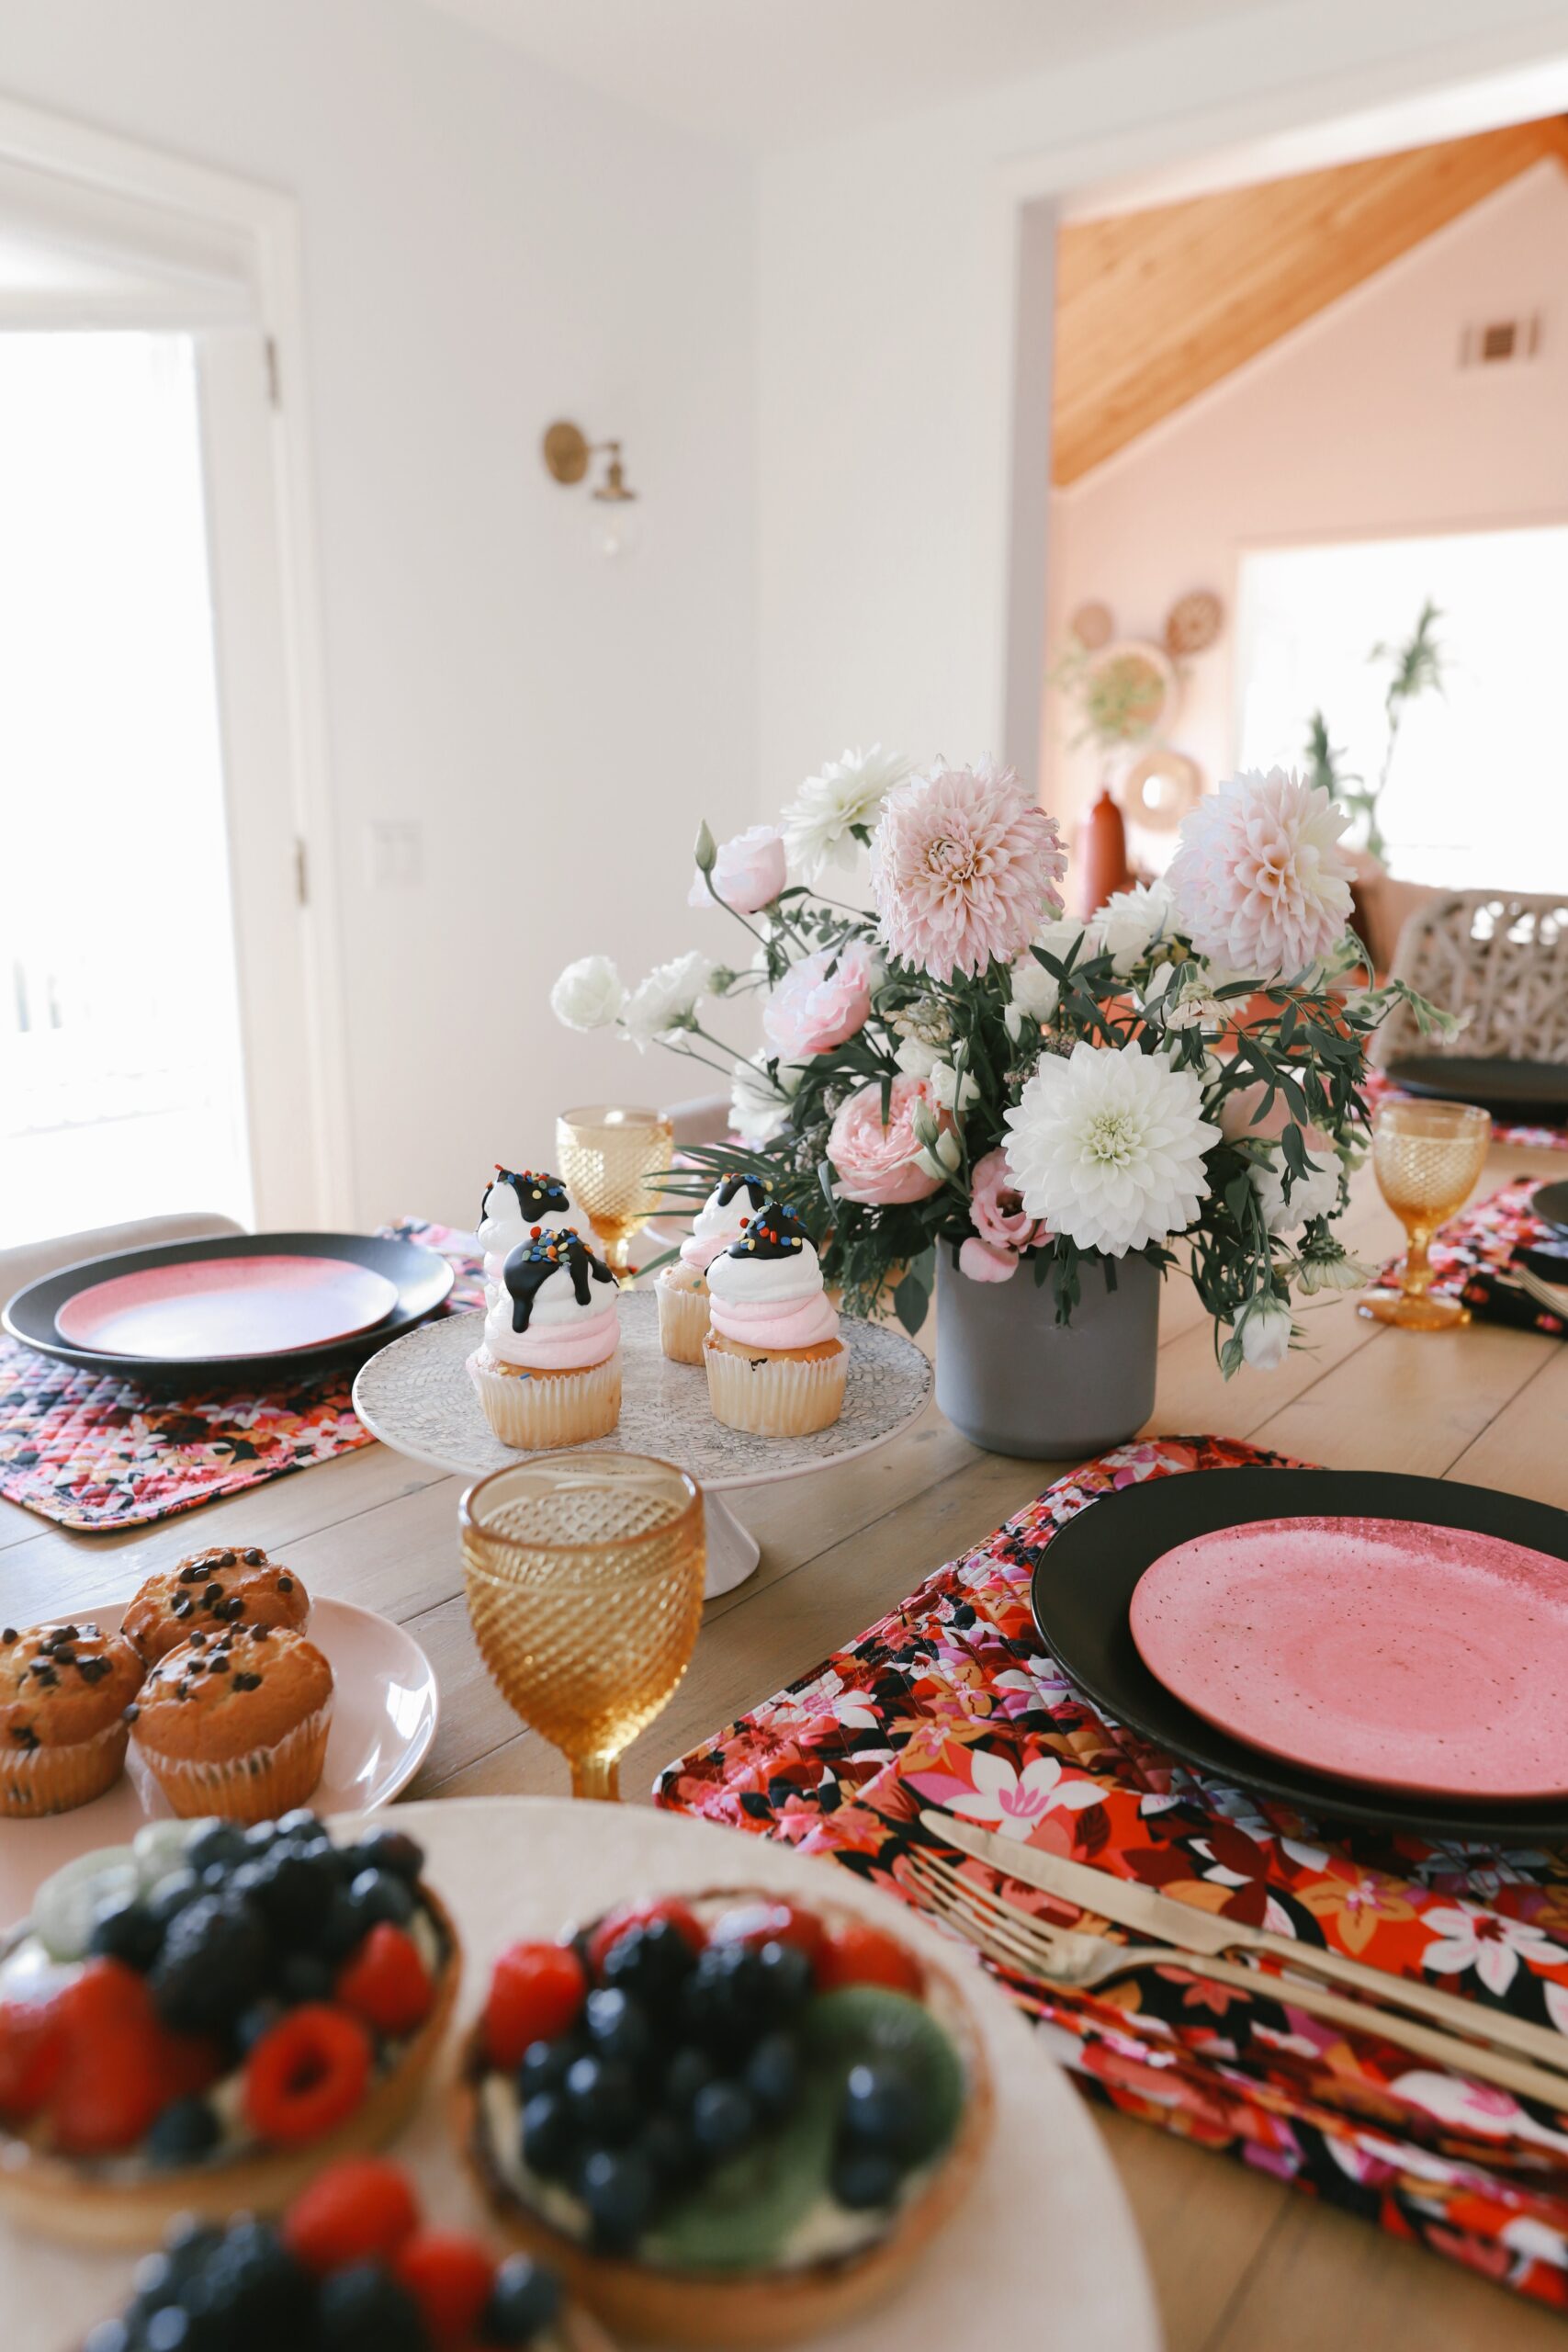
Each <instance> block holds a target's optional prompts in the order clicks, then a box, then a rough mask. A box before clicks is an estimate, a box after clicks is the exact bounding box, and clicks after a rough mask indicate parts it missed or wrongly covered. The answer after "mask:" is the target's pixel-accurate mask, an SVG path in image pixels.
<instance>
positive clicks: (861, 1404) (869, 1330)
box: [354, 1290, 931, 1600]
mask: <svg viewBox="0 0 1568 2352" xmlns="http://www.w3.org/2000/svg"><path fill="white" fill-rule="evenodd" d="M481 1329H482V1326H481V1324H480V1322H479V1317H477V1316H474V1315H452V1316H448V1317H446V1320H445V1321H444V1322H440V1323H426V1324H424V1325H423V1326H422V1328H421V1329H419V1330H417V1331H411V1332H410V1333H409V1335H408V1337H407V1339H404V1340H393V1342H392V1344H391V1346H390V1347H389V1348H383V1349H382V1350H381V1351H380V1352H379V1354H378V1355H373V1356H372V1357H371V1358H370V1360H369V1362H368V1363H365V1364H363V1365H362V1366H361V1367H360V1371H359V1375H358V1378H357V1379H356V1380H355V1384H354V1409H355V1412H356V1413H357V1414H358V1416H359V1418H360V1419H361V1420H362V1421H363V1422H364V1424H365V1426H366V1428H367V1430H369V1431H370V1432H371V1434H372V1436H374V1437H378V1438H379V1439H380V1440H381V1442H382V1443H383V1444H384V1445H389V1446H390V1447H391V1448H392V1450H393V1452H394V1453H406V1454H408V1455H409V1456H410V1458H411V1459H412V1461H415V1462H424V1463H428V1464H431V1466H432V1467H433V1468H434V1469H437V1470H446V1471H450V1472H451V1473H452V1474H453V1475H454V1476H457V1477H459V1478H482V1477H483V1476H485V1474H486V1472H487V1471H491V1470H504V1469H505V1468H507V1466H508V1465H509V1464H512V1463H514V1462H525V1461H526V1460H528V1458H529V1457H528V1455H527V1454H526V1453H519V1452H518V1450H517V1449H516V1448H515V1447H513V1446H510V1445H502V1442H501V1440H500V1439H499V1438H498V1437H497V1436H496V1435H495V1432H494V1431H493V1430H491V1425H490V1423H489V1422H488V1421H487V1420H486V1419H485V1417H484V1411H483V1408H482V1407H481V1406H480V1404H479V1396H478V1393H477V1391H476V1390H475V1387H474V1384H473V1382H472V1381H471V1380H470V1379H469V1377H468V1358H469V1356H470V1355H472V1353H473V1351H474V1350H475V1349H476V1348H477V1347H478V1346H479V1339H480V1333H481ZM840 1329H841V1331H842V1334H843V1338H844V1340H845V1342H846V1344H847V1346H848V1348H849V1351H850V1370H849V1378H848V1380H847V1382H846V1384H845V1388H844V1409H843V1411H842V1412H841V1413H840V1416H839V1418H838V1419H837V1420H836V1421H835V1422H834V1423H833V1425H832V1427H831V1428H830V1429H826V1430H815V1431H814V1432H813V1433H812V1435H811V1436H809V1437H750V1436H748V1435H747V1434H746V1433H745V1432H744V1431H743V1430H729V1429H726V1428H725V1427H724V1425H723V1423H722V1422H720V1421H716V1420H715V1419H714V1417H713V1415H712V1413H711V1412H710V1411H709V1410H708V1389H707V1375H706V1374H705V1373H704V1372H703V1371H702V1369H701V1368H700V1367H699V1366H697V1365H694V1364H685V1363H671V1361H670V1359H669V1357H668V1356H667V1355H665V1353H664V1351H663V1350H662V1349H661V1348H660V1344H659V1302H658V1300H657V1299H656V1298H655V1296H654V1295H653V1293H652V1292H651V1291H650V1290H648V1291H636V1290H631V1291H623V1292H622V1293H621V1352H622V1358H623V1372H622V1382H621V1418H620V1421H619V1424H618V1425H617V1427H616V1429H615V1431H614V1432H613V1434H612V1435H611V1436H610V1437H609V1438H608V1439H604V1438H595V1439H592V1440H590V1441H589V1443H590V1445H591V1446H592V1445H597V1446H600V1447H604V1446H605V1445H612V1446H615V1448H616V1449H617V1450H618V1451H620V1452H623V1453H652V1454H657V1455H658V1456H659V1457H660V1459H661V1460H663V1461H666V1462H676V1463H679V1464H680V1465H681V1467H682V1469H684V1470H689V1471H690V1472H691V1474H692V1476H693V1477H694V1479H695V1480H696V1481H697V1484H698V1485H699V1486H700V1487H702V1490H703V1496H704V1501H705V1509H706V1516H707V1582H706V1586H705V1591H706V1595H707V1598H708V1599H709V1600H715V1599H716V1597H717V1596H718V1595H719V1594H720V1593H723V1592H730V1591H733V1589H735V1587H736V1586H737V1585H738V1584H744V1582H745V1581H746V1578H747V1577H749V1576H750V1573H751V1571H752V1569H753V1568H754V1567H755V1566H756V1565H757V1562H758V1560H759V1559H760V1558H761V1550H760V1548H759V1546H758V1543H757V1539H756V1537H755V1536H754V1535H753V1534H751V1533H750V1530H749V1529H747V1528H745V1527H743V1526H742V1525H741V1523H740V1521H739V1519H737V1517H736V1516H735V1513H734V1512H733V1511H732V1510H730V1508H729V1506H728V1503H727V1502H725V1501H724V1500H723V1499H722V1497H723V1495H724V1494H725V1493H728V1492H729V1491H730V1490H731V1489H733V1488H735V1487H761V1486H771V1485H772V1484H773V1481H774V1480H775V1479H779V1478H801V1477H804V1476H806V1475H807V1472H808V1471H812V1470H823V1469H826V1468H828V1467H829V1464H832V1463H835V1462H849V1461H852V1460H853V1458H854V1457H855V1456H856V1455H857V1454H862V1453H871V1452H872V1451H873V1449H874V1447H876V1446H879V1445H886V1443H887V1442H888V1440H889V1439H890V1438H895V1437H897V1434H898V1432H899V1430H903V1429H908V1425H909V1423H910V1422H911V1421H912V1420H914V1419H915V1418H916V1416H917V1415H918V1414H919V1412H920V1411H921V1409H922V1408H923V1407H924V1405H925V1402H926V1399H927V1397H929V1396H930V1395H931V1365H930V1363H928V1361H927V1360H926V1358H925V1357H924V1356H923V1355H922V1354H921V1353H920V1351H919V1348H917V1347H916V1346H915V1345H914V1343H913V1341H912V1340H907V1339H906V1338H905V1337H904V1334H903V1333H902V1332H901V1331H895V1330H893V1329H890V1328H889V1327H888V1326H887V1325H886V1324H884V1323H862V1322H854V1321H852V1320H851V1319H850V1318H849V1317H846V1318H845V1319H844V1321H843V1323H842V1324H841V1326H840ZM572 1450H573V1451H576V1449H575V1448H574V1449H572Z"/></svg>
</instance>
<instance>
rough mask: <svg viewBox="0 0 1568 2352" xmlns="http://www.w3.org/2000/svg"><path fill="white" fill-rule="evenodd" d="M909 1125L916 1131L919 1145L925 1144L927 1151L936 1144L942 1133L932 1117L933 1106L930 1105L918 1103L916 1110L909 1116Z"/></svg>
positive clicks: (916, 1139)
mask: <svg viewBox="0 0 1568 2352" xmlns="http://www.w3.org/2000/svg"><path fill="white" fill-rule="evenodd" d="M909 1125H911V1126H912V1127H913V1128H914V1130H915V1141H916V1142H917V1143H922V1144H924V1145H925V1147H926V1149H927V1150H928V1151H929V1150H930V1149H931V1146H932V1145H933V1144H934V1143H935V1141H936V1139H937V1136H938V1135H939V1134H940V1133H941V1129H940V1128H939V1127H938V1125H937V1123H936V1121H935V1119H934V1118H933V1117H932V1115H931V1106H930V1104H929V1103H916V1105H915V1107H914V1109H913V1110H912V1111H911V1112H910V1114H909Z"/></svg>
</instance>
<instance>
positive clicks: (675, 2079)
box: [664, 2042, 718, 2115]
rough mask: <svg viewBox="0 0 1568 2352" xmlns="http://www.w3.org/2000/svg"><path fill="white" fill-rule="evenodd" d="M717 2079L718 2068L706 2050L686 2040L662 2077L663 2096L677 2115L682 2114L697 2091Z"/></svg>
mask: <svg viewBox="0 0 1568 2352" xmlns="http://www.w3.org/2000/svg"><path fill="white" fill-rule="evenodd" d="M717 2079H718V2069H717V2067H716V2065H715V2064H714V2063H713V2060H712V2059H711V2058H710V2057H709V2056H708V2054H707V2052H706V2051H705V2050H698V2049H696V2048H695V2047H694V2045H693V2044H692V2043H690V2042H688V2043H687V2044H686V2046H685V2048H684V2049H682V2050H677V2052H675V2055H674V2056H673V2058H671V2061H670V2068H669V2072H668V2073H667V2074H666V2075H665V2077H664V2096H665V2098H666V2099H667V2100H668V2101H669V2103H670V2105H671V2108H673V2109H674V2110H675V2112H676V2113H677V2114H678V2115H679V2114H683V2113H684V2111H685V2110H686V2109H688V2108H689V2107H690V2106H691V2104H692V2101H693V2100H694V2098H696V2095H697V2093H698V2092H699V2091H700V2090H705V2089H706V2087H707V2086H708V2084H709V2083H712V2082H716V2081H717Z"/></svg>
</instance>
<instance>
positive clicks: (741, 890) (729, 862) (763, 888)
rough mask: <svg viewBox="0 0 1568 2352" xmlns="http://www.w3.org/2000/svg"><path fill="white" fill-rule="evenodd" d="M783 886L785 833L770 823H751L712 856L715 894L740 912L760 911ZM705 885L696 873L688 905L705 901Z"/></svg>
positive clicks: (706, 897)
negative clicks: (713, 858)
mask: <svg viewBox="0 0 1568 2352" xmlns="http://www.w3.org/2000/svg"><path fill="white" fill-rule="evenodd" d="M713 887H714V891H715V894H716V896H717V897H718V898H720V899H723V900H724V903H725V905H726V906H727V907H733V908H734V910H735V911H736V913H737V914H739V915H754V914H760V913H761V910H762V909H763V908H764V907H771V906H772V905H773V900H774V899H776V898H777V897H778V895H779V892H780V891H781V890H782V889H783V888H784V835H783V834H782V833H781V832H780V831H778V829H777V827H776V826H773V825H752V826H750V827H749V828H748V830H747V831H745V832H743V833H737V834H736V836H735V838H734V840H733V841H729V842H725V844H724V846H723V848H722V849H721V850H720V851H719V853H718V855H717V856H716V858H715V860H714V868H713ZM708 902H709V901H708V886H707V883H706V882H705V879H704V877H703V876H702V875H700V874H699V875H698V876H697V878H696V880H695V881H694V883H693V885H692V887H691V889H690V891H689V892H688V894H687V899H686V903H687V905H688V906H691V907H705V906H706V905H707V904H708Z"/></svg>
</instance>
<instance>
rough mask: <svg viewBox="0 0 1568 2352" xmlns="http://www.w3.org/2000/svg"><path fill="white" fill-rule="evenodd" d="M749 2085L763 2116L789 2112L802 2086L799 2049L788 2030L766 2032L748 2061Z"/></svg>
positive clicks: (747, 2082) (747, 2075)
mask: <svg viewBox="0 0 1568 2352" xmlns="http://www.w3.org/2000/svg"><path fill="white" fill-rule="evenodd" d="M744 2079H745V2084H746V2088H747V2089H748V2090H749V2091H750V2094H751V2097H752V2098H754V2099H755V2100H756V2102H757V2105H758V2106H759V2107H760V2108H761V2110H762V2112H763V2114H764V2115H775V2116H776V2115H787V2114H788V2112H789V2110H790V2109H791V2108H792V2107H793V2106H794V2105H795V2095H796V2093H797V2092H798V2091H799V2088H800V2052H799V2051H798V2050H797V2049H796V2048H795V2043H794V2042H793V2041H791V2039H790V2037H789V2035H788V2034H787V2033H769V2034H764V2036H763V2038H762V2040H761V2041H759V2043H758V2044H757V2047H756V2048H755V2050H753V2051H752V2052H751V2055H750V2058H749V2059H748V2060H747V2062H746V2074H745V2078H744Z"/></svg>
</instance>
